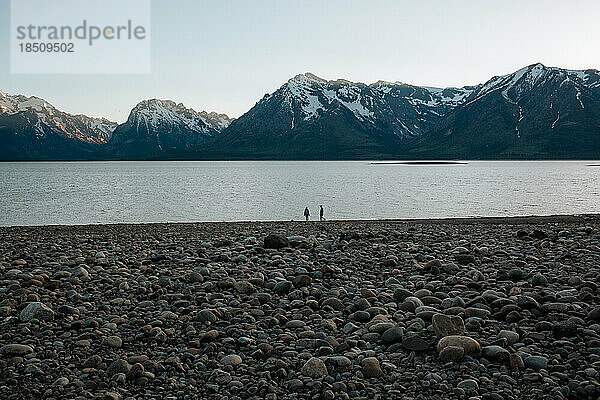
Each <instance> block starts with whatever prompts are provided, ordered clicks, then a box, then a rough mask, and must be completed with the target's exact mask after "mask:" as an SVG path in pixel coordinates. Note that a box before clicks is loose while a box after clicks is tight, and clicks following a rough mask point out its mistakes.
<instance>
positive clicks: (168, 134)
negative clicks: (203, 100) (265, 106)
mask: <svg viewBox="0 0 600 400" xmlns="http://www.w3.org/2000/svg"><path fill="white" fill-rule="evenodd" d="M231 121H232V119H231V118H229V117H228V116H227V115H225V114H217V113H215V112H211V113H207V112H206V111H201V112H198V111H195V110H192V109H191V108H187V107H185V106H184V105H183V104H181V103H179V104H177V103H175V102H174V101H171V100H157V99H152V100H144V101H142V102H140V103H138V104H137V105H136V106H135V107H134V108H133V110H131V113H130V114H129V118H128V119H127V122H125V123H124V124H121V125H119V126H118V127H117V129H115V131H114V134H113V137H112V139H111V141H110V143H109V147H110V148H111V154H113V155H114V156H116V157H124V158H130V157H132V158H138V157H145V156H154V155H156V154H159V153H161V152H164V151H184V150H186V149H187V148H189V147H190V146H194V145H197V144H198V143H200V142H202V141H204V140H206V139H208V138H210V137H213V136H216V135H218V134H219V133H221V131H223V130H224V129H225V128H227V127H228V126H229V125H230V124H231Z"/></svg>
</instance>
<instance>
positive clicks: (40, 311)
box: [20, 301, 54, 322]
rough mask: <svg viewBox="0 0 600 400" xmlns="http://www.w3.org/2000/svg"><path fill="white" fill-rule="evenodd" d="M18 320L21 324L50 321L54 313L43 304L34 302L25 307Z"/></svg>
mask: <svg viewBox="0 0 600 400" xmlns="http://www.w3.org/2000/svg"><path fill="white" fill-rule="evenodd" d="M20 318H21V321H23V322H29V321H31V320H32V319H38V320H40V321H51V320H52V319H54V311H52V309H51V308H50V307H48V306H46V305H45V304H43V303H40V302H39V301H34V302H32V303H29V304H28V305H27V307H25V308H24V309H23V310H22V311H21V315H20Z"/></svg>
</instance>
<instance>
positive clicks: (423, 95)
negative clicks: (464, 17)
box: [263, 73, 477, 138]
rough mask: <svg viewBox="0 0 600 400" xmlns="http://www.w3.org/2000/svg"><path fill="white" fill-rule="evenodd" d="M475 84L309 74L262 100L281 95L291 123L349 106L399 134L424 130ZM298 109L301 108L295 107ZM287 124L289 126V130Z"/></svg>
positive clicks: (361, 117)
mask: <svg viewBox="0 0 600 400" xmlns="http://www.w3.org/2000/svg"><path fill="white" fill-rule="evenodd" d="M476 89H477V88H476V87H464V88H447V89H440V88H431V87H419V86H412V85H408V84H405V83H401V82H396V83H390V82H384V81H378V82H376V83H373V84H371V85H366V84H364V83H355V82H350V81H347V80H343V79H338V80H335V81H327V80H324V79H321V78H319V77H317V76H315V75H313V74H311V73H306V74H301V75H297V76H295V77H294V78H292V79H290V80H289V81H288V82H287V83H286V84H284V85H283V86H282V87H281V88H280V89H279V91H280V93H277V92H275V93H273V94H272V95H269V96H267V97H265V98H264V99H263V101H269V100H270V99H271V97H276V96H277V95H278V94H281V95H282V97H283V102H284V104H283V106H287V107H289V113H290V115H292V121H293V123H294V125H296V122H297V121H298V120H300V119H303V120H310V119H314V118H318V117H319V116H320V115H321V114H326V113H328V112H331V111H349V112H351V113H352V114H353V116H354V118H356V120H357V121H358V122H360V123H363V124H365V125H370V126H372V127H373V128H374V129H378V128H381V129H382V130H386V131H388V132H390V133H393V134H394V135H396V136H398V137H399V138H410V137H414V136H419V135H421V134H423V133H424V132H425V131H427V129H428V128H429V126H431V124H432V123H433V122H434V121H435V120H436V119H437V118H439V117H441V116H443V115H445V114H446V113H448V112H449V111H450V110H452V109H453V108H454V107H456V106H458V105H460V104H462V103H463V102H464V101H465V99H467V98H468V97H469V96H470V95H471V94H472V93H473V92H474V91H475V90H476ZM298 111H299V112H298ZM293 129H294V127H292V124H290V130H293Z"/></svg>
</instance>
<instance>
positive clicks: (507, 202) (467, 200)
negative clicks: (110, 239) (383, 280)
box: [0, 161, 600, 226]
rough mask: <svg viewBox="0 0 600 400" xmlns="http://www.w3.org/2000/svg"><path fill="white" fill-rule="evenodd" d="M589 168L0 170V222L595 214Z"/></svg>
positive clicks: (598, 174) (85, 165)
mask: <svg viewBox="0 0 600 400" xmlns="http://www.w3.org/2000/svg"><path fill="white" fill-rule="evenodd" d="M588 164H591V162H579V161H577V162H572V161H549V162H512V161H503V162H491V161H490V162H488V161H476V162H469V163H468V164H466V165H401V164H388V165H373V164H371V163H369V162H364V161H356V162H290V161H285V162H283V161H282V162H278V161H270V162H76V163H75V162H53V163H43V162H36V163H0V225H3V226H6V225H46V224H88V223H121V222H191V221H248V220H291V219H295V220H300V219H303V217H302V212H303V210H304V207H306V206H308V207H309V208H310V211H311V214H312V217H311V219H318V206H319V204H323V205H324V208H325V217H326V218H327V219H381V218H439V217H469V216H513V215H547V214H582V213H598V212H600V195H599V193H600V167H590V166H587V165H588Z"/></svg>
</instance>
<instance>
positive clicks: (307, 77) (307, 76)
mask: <svg viewBox="0 0 600 400" xmlns="http://www.w3.org/2000/svg"><path fill="white" fill-rule="evenodd" d="M288 82H298V83H310V82H319V83H325V82H327V80H326V79H323V78H320V77H318V76H317V75H315V74H313V73H311V72H305V73H304V74H298V75H296V76H294V77H293V78H291V79H290V80H288Z"/></svg>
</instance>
